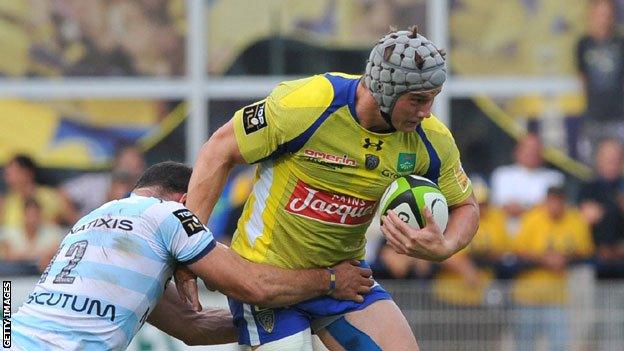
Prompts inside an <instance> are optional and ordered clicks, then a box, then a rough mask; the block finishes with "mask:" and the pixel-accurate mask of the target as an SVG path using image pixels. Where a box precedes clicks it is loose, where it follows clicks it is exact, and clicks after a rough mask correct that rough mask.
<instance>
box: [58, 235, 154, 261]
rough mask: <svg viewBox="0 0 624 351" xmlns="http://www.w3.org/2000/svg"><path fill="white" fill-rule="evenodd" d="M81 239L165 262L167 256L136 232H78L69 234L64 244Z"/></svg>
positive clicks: (67, 244) (90, 243) (68, 244)
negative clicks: (159, 253)
mask: <svg viewBox="0 0 624 351" xmlns="http://www.w3.org/2000/svg"><path fill="white" fill-rule="evenodd" d="M80 240H87V241H88V242H89V245H93V246H102V247H106V248H111V249H116V250H119V251H125V252H128V253H131V254H136V255H139V256H143V257H146V258H149V259H151V260H154V261H158V262H165V258H164V257H161V256H159V255H158V254H157V253H156V252H154V249H153V248H152V247H151V246H150V245H149V243H148V242H147V240H146V239H145V238H143V237H140V236H138V235H136V234H132V233H124V232H114V231H99V230H90V231H85V232H81V233H78V234H70V235H67V236H66V237H65V239H63V242H62V244H63V246H66V247H69V246H70V245H71V244H73V243H75V242H77V241H80ZM163 250H164V247H163Z"/></svg>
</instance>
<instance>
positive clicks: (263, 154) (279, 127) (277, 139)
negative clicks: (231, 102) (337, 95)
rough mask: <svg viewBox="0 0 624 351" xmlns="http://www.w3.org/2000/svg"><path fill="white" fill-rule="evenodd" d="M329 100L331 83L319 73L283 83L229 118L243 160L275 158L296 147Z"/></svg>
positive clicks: (331, 94) (330, 98)
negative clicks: (263, 97)
mask: <svg viewBox="0 0 624 351" xmlns="http://www.w3.org/2000/svg"><path fill="white" fill-rule="evenodd" d="M332 100H333V88H332V86H331V83H330V82H329V81H328V80H327V79H326V78H324V77H322V76H314V77H310V78H305V79H300V80H296V81H290V82H284V83H282V84H280V85H279V86H278V87H277V88H275V89H274V90H273V91H272V92H271V94H270V95H269V96H268V97H267V98H266V99H264V100H261V101H259V102H256V103H254V104H251V105H249V106H245V107H243V108H242V109H240V110H238V111H236V113H235V114H234V117H232V123H233V126H234V134H235V136H236V142H237V144H238V148H239V150H240V153H241V155H242V156H243V158H244V159H245V161H247V163H256V162H260V161H262V160H265V159H268V158H277V157H279V156H280V155H282V154H285V153H287V152H289V150H291V149H293V148H296V142H297V138H298V137H299V136H302V135H304V133H305V132H306V130H308V129H309V128H310V127H311V126H312V125H313V124H314V122H315V121H316V120H317V118H318V117H319V116H321V115H322V113H323V112H324V111H325V110H326V109H327V107H328V106H329V105H330V104H331V101H332Z"/></svg>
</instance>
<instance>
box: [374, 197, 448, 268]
mask: <svg viewBox="0 0 624 351" xmlns="http://www.w3.org/2000/svg"><path fill="white" fill-rule="evenodd" d="M423 212H424V215H425V221H426V225H425V227H424V228H422V229H416V228H413V227H411V226H410V225H408V224H407V223H405V222H403V221H402V220H401V219H400V218H399V216H397V214H396V213H394V211H392V210H390V211H388V214H387V215H386V216H382V217H381V219H382V225H381V231H382V233H383V234H384V235H385V236H386V239H387V240H388V244H389V245H390V247H392V248H393V249H394V251H396V252H397V253H399V254H403V255H408V256H412V257H416V258H422V259H426V260H430V261H436V262H441V261H444V260H445V259H447V258H449V257H450V256H451V255H452V254H453V252H454V245H453V244H452V243H451V242H450V241H448V240H446V239H445V238H444V234H443V233H442V231H441V230H440V227H438V225H437V224H436V222H435V219H434V218H433V214H432V213H431V211H430V210H429V209H428V208H425V209H424V210H423Z"/></svg>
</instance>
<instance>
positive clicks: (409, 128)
mask: <svg viewBox="0 0 624 351" xmlns="http://www.w3.org/2000/svg"><path fill="white" fill-rule="evenodd" d="M419 124H420V122H405V123H403V124H402V125H401V126H400V128H398V130H399V131H401V132H405V133H409V132H413V131H415V130H416V127H418V125H419Z"/></svg>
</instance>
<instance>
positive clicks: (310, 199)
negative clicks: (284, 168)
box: [285, 180, 377, 226]
mask: <svg viewBox="0 0 624 351" xmlns="http://www.w3.org/2000/svg"><path fill="white" fill-rule="evenodd" d="M376 204H377V202H376V201H371V200H364V199H360V198H357V197H353V196H347V195H343V194H333V193H329V192H325V191H322V190H317V189H314V188H312V187H310V186H309V185H307V184H306V183H304V182H302V181H301V180H298V181H297V185H296V186H295V188H294V190H293V193H292V194H291V195H290V199H288V202H287V203H286V208H285V210H286V212H289V213H292V214H295V215H298V216H302V217H307V218H310V219H313V220H316V221H320V222H324V223H330V224H338V225H347V226H349V225H359V224H363V223H366V222H368V221H369V220H370V219H371V218H372V216H373V214H374V212H375V206H376Z"/></svg>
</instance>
